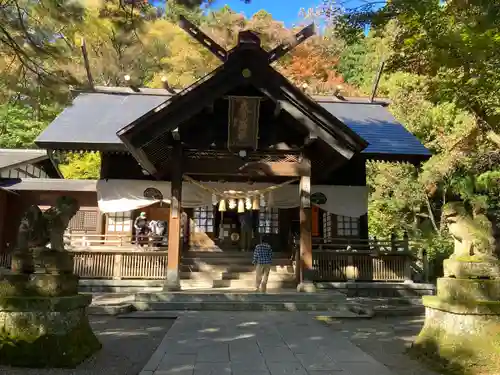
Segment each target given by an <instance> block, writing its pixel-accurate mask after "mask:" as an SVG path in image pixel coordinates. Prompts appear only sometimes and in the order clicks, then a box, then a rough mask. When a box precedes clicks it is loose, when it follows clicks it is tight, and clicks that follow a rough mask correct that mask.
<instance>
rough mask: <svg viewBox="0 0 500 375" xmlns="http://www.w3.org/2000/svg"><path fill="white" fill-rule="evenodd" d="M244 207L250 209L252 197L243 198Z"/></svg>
mask: <svg viewBox="0 0 500 375" xmlns="http://www.w3.org/2000/svg"><path fill="white" fill-rule="evenodd" d="M245 208H246V209H247V210H251V209H252V199H250V198H247V199H245Z"/></svg>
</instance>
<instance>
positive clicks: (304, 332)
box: [140, 312, 397, 375]
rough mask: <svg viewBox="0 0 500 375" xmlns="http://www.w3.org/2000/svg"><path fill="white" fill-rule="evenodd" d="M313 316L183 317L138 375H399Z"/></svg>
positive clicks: (201, 314)
mask: <svg viewBox="0 0 500 375" xmlns="http://www.w3.org/2000/svg"><path fill="white" fill-rule="evenodd" d="M315 315H318V314H317V313H316V314H313V313H303V312H299V313H290V312H288V313H280V312H252V313H250V312H241V313H234V312H227V313H224V312H198V313H196V312H192V313H185V314H181V316H180V317H179V318H178V319H177V320H176V322H175V323H174V325H173V326H172V328H171V329H170V330H169V331H168V333H167V334H166V335H165V338H164V339H163V341H162V342H161V344H160V345H159V347H158V349H157V350H156V352H155V353H154V354H153V356H152V357H151V359H150V360H149V362H148V363H147V364H146V366H145V367H144V368H143V370H142V372H141V373H140V375H285V374H286V375H366V374H373V375H397V374H395V373H393V372H391V371H390V370H389V369H388V368H387V367H385V366H384V365H382V364H380V363H379V362H377V361H376V360H375V359H374V358H373V357H371V356H370V355H368V354H366V353H365V352H363V350H361V349H360V348H358V347H357V346H356V345H354V344H353V343H352V342H351V341H350V340H349V339H348V338H346V337H345V335H344V334H342V333H341V332H336V331H335V330H332V329H331V328H330V327H327V326H326V325H324V324H322V323H320V322H318V321H316V320H314V316H315Z"/></svg>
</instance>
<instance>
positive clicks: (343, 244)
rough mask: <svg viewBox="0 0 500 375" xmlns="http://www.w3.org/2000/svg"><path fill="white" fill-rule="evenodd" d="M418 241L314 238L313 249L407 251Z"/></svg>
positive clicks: (373, 251) (379, 251)
mask: <svg viewBox="0 0 500 375" xmlns="http://www.w3.org/2000/svg"><path fill="white" fill-rule="evenodd" d="M415 247H418V243H416V242H414V241H409V240H408V239H402V240H398V239H396V238H395V237H393V238H391V239H390V240H378V239H376V238H374V239H362V238H314V239H313V251H336V252H339V251H340V252H370V253H397V252H408V251H410V249H413V248H415Z"/></svg>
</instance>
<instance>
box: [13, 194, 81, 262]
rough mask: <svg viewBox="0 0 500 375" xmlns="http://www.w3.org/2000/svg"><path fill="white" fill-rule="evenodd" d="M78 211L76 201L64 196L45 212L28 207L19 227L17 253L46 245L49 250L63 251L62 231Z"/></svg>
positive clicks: (34, 207)
mask: <svg viewBox="0 0 500 375" xmlns="http://www.w3.org/2000/svg"><path fill="white" fill-rule="evenodd" d="M79 209H80V206H79V204H78V202H77V201H76V199H74V198H71V197H66V196H62V197H59V198H58V199H57V201H56V204H55V206H53V207H51V208H49V209H48V210H47V211H45V212H42V211H41V210H40V208H39V207H38V206H35V205H33V206H30V207H29V208H28V210H27V211H26V213H25V214H24V216H23V218H22V219H21V224H20V225H19V232H18V235H17V249H18V251H23V252H24V251H28V250H29V249H32V248H35V247H45V246H46V245H47V244H48V243H50V248H51V249H53V250H57V251H63V250H64V231H65V230H66V228H67V227H68V224H69V222H70V220H71V218H72V217H73V216H75V214H76V213H77V211H78V210H79Z"/></svg>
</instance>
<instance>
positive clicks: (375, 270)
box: [0, 250, 413, 281]
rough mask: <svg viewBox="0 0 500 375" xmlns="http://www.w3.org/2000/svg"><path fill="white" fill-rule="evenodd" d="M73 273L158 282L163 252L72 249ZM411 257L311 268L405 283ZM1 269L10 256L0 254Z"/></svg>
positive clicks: (322, 255)
mask: <svg viewBox="0 0 500 375" xmlns="http://www.w3.org/2000/svg"><path fill="white" fill-rule="evenodd" d="M71 253H73V254H74V272H75V274H77V275H79V276H80V277H81V278H83V279H109V280H112V279H115V280H120V279H145V280H159V279H164V278H165V276H166V268H167V252H166V251H141V250H139V251H137V250H135V251H133V250H75V251H71ZM412 261H413V260H412V256H410V255H409V254H407V253H403V252H401V253H398V254H383V255H374V254H366V253H353V252H349V253H339V252H335V251H316V252H314V253H313V267H314V269H315V271H316V272H315V275H316V280H317V281H349V280H359V281H405V280H410V279H411V278H412V273H411V264H412ZM0 262H1V263H0V266H3V267H9V266H10V256H9V255H8V254H0ZM249 264H250V260H249Z"/></svg>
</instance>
